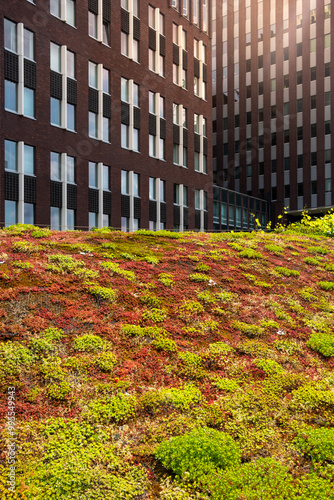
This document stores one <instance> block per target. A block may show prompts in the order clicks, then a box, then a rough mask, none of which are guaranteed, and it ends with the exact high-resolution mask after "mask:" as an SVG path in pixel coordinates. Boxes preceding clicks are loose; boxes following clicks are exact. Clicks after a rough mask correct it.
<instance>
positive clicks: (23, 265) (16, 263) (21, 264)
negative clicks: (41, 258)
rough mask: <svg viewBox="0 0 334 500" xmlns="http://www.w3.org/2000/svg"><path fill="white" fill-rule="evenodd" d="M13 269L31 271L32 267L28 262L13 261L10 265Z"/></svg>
mask: <svg viewBox="0 0 334 500" xmlns="http://www.w3.org/2000/svg"><path fill="white" fill-rule="evenodd" d="M12 265H13V266H14V267H18V268H20V269H33V267H34V265H33V264H31V263H30V262H22V261H20V260H14V262H13V263H12Z"/></svg>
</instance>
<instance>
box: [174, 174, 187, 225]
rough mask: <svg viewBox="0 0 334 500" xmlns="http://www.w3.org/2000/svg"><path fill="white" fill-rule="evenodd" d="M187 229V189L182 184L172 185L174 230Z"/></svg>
mask: <svg viewBox="0 0 334 500" xmlns="http://www.w3.org/2000/svg"><path fill="white" fill-rule="evenodd" d="M187 229H188V188H187V187H186V186H184V185H183V184H174V230H175V231H181V232H182V231H185V230H187Z"/></svg>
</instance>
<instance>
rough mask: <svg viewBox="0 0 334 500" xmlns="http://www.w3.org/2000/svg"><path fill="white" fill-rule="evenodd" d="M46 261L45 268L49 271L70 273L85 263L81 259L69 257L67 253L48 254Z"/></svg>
mask: <svg viewBox="0 0 334 500" xmlns="http://www.w3.org/2000/svg"><path fill="white" fill-rule="evenodd" d="M48 261H49V262H50V263H51V264H49V265H48V266H47V267H46V269H47V270H48V271H51V272H55V273H60V274H71V273H74V271H77V270H78V269H80V268H81V267H84V265H85V263H84V262H83V261H82V260H77V259H74V257H70V256H69V255H63V254H56V255H49V256H48Z"/></svg>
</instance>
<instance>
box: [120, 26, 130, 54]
mask: <svg viewBox="0 0 334 500" xmlns="http://www.w3.org/2000/svg"><path fill="white" fill-rule="evenodd" d="M121 54H123V56H127V57H128V56H129V35H128V34H127V33H123V31H121Z"/></svg>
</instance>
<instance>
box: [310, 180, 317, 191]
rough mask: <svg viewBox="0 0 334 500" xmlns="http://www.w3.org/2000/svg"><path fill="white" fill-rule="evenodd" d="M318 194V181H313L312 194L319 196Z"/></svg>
mask: <svg viewBox="0 0 334 500" xmlns="http://www.w3.org/2000/svg"><path fill="white" fill-rule="evenodd" d="M317 192H318V186H317V181H312V182H311V194H317Z"/></svg>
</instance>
